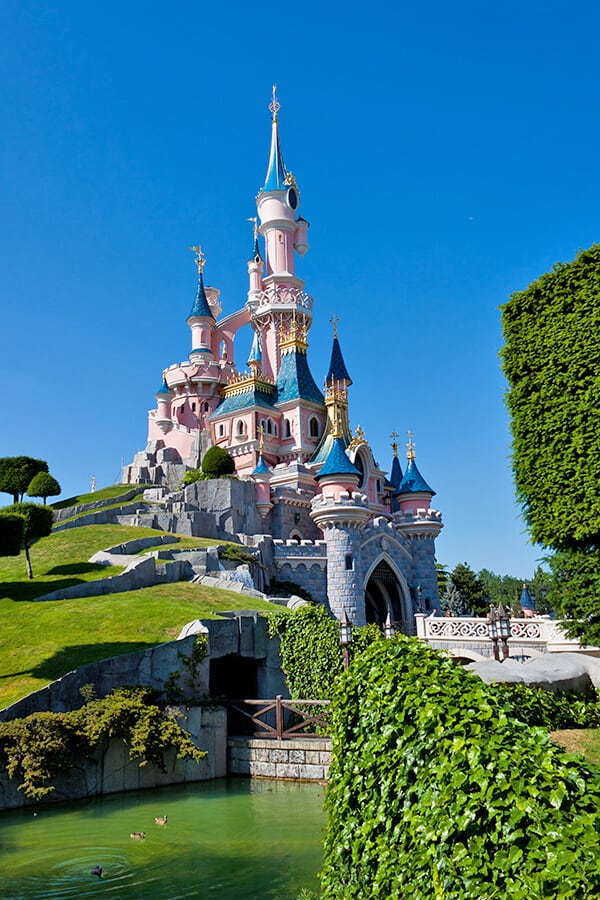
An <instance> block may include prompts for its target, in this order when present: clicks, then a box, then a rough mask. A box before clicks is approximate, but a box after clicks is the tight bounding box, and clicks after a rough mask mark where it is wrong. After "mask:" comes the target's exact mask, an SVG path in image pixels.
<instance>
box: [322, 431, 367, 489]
mask: <svg viewBox="0 0 600 900" xmlns="http://www.w3.org/2000/svg"><path fill="white" fill-rule="evenodd" d="M326 475H356V476H357V477H358V478H360V472H359V471H358V469H357V468H356V466H354V465H353V464H352V463H351V462H350V460H349V459H348V455H347V453H346V445H345V444H344V442H343V440H342V439H341V438H339V437H334V438H333V441H332V444H331V449H330V451H329V453H328V454H327V459H326V460H325V462H324V463H323V468H322V469H321V471H320V472H319V474H318V475H316V476H315V481H319V479H320V478H324V477H325V476H326Z"/></svg>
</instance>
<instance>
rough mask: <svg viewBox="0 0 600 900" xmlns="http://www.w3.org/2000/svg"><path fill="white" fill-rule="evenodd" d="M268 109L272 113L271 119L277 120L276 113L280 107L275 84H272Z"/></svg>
mask: <svg viewBox="0 0 600 900" xmlns="http://www.w3.org/2000/svg"><path fill="white" fill-rule="evenodd" d="M269 109H270V110H271V112H272V113H273V121H274V122H276V121H277V113H278V112H279V110H280V109H281V103H280V102H279V100H278V99H277V85H276V84H274V85H273V89H272V96H271V102H270V103H269Z"/></svg>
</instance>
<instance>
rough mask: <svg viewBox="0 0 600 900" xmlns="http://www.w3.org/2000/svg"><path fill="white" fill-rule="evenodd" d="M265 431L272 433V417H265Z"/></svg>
mask: <svg viewBox="0 0 600 900" xmlns="http://www.w3.org/2000/svg"><path fill="white" fill-rule="evenodd" d="M265 431H266V432H267V434H273V420H272V419H267V421H266V427H265Z"/></svg>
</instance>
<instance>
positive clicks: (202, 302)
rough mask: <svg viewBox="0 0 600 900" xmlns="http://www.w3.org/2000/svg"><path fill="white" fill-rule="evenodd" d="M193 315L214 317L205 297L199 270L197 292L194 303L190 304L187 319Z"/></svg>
mask: <svg viewBox="0 0 600 900" xmlns="http://www.w3.org/2000/svg"><path fill="white" fill-rule="evenodd" d="M193 316H207V317H208V318H211V319H214V316H213V314H212V312H211V309H210V306H209V305H208V300H207V299H206V291H205V290H204V279H203V277H202V272H200V274H199V276H198V293H197V294H196V299H195V300H194V305H193V306H192V309H191V312H190V314H189V316H188V319H191V318H192V317H193Z"/></svg>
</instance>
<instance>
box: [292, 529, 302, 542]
mask: <svg viewBox="0 0 600 900" xmlns="http://www.w3.org/2000/svg"><path fill="white" fill-rule="evenodd" d="M301 540H302V535H301V534H300V532H299V531H291V532H290V541H296V543H297V544H299V543H300V541H301Z"/></svg>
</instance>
